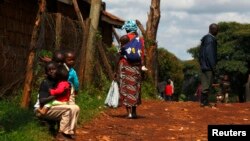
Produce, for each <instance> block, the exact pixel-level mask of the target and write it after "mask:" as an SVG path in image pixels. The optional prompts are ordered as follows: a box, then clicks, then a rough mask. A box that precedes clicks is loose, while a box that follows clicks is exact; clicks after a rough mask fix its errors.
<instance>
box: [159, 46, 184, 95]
mask: <svg viewBox="0 0 250 141" xmlns="http://www.w3.org/2000/svg"><path fill="white" fill-rule="evenodd" d="M158 67H159V68H158V71H159V73H158V75H159V82H160V81H164V80H167V79H168V78H170V79H171V80H173V81H174V87H175V97H176V98H177V97H178V95H179V94H180V93H181V89H182V82H183V77H184V76H183V71H182V70H183V64H182V61H181V60H180V59H178V58H177V57H176V56H175V55H173V54H172V53H170V52H168V51H167V50H166V49H163V48H159V49H158Z"/></svg>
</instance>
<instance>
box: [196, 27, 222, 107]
mask: <svg viewBox="0 0 250 141" xmlns="http://www.w3.org/2000/svg"><path fill="white" fill-rule="evenodd" d="M217 33H218V25H217V24H215V23H213V24H211V25H210V26H209V33H208V34H207V35H205V36H203V38H202V39H201V46H200V52H199V63H200V68H201V85H202V92H201V103H200V104H201V107H204V106H211V105H210V104H209V100H208V97H209V92H210V89H211V87H212V83H213V79H214V71H215V67H216V64H217V40H216V38H215V37H216V35H217Z"/></svg>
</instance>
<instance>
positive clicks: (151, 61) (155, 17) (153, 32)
mask: <svg viewBox="0 0 250 141" xmlns="http://www.w3.org/2000/svg"><path fill="white" fill-rule="evenodd" d="M159 21H160V0H151V6H150V13H149V14H148V21H147V25H146V27H147V28H146V46H147V55H148V56H147V57H146V62H147V67H148V69H149V71H148V75H149V78H151V79H152V81H153V82H154V85H155V88H156V86H157V83H158V62H157V43H156V36H157V30H158V25H159Z"/></svg>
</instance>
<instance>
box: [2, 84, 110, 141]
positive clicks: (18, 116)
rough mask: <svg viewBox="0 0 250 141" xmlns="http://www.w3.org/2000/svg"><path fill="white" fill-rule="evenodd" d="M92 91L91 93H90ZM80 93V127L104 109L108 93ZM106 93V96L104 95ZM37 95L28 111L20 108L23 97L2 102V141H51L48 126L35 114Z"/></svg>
mask: <svg viewBox="0 0 250 141" xmlns="http://www.w3.org/2000/svg"><path fill="white" fill-rule="evenodd" d="M90 91H91V93H90ZM90 91H84V92H80V93H79V94H78V97H77V101H76V103H77V104H78V105H79V107H80V108H81V111H80V115H79V120H78V122H79V125H80V124H83V123H85V122H87V121H89V120H91V119H92V118H93V117H94V116H96V115H97V114H98V113H99V112H100V111H102V110H103V108H104V98H105V96H106V93H105V92H106V91H107V90H103V92H101V91H99V90H94V89H91V90H90ZM104 93H105V94H104ZM20 95H21V94H20ZM36 95H37V93H36V92H34V94H32V99H33V100H32V102H31V103H32V104H31V105H30V108H28V109H22V108H20V101H21V97H20V96H18V97H16V98H14V99H12V100H1V101H0V141H45V140H46V141H50V140H53V138H54V137H53V136H52V135H51V134H50V132H49V130H48V127H47V126H44V125H43V126H42V125H41V124H40V122H39V120H38V119H37V118H36V117H35V115H34V112H33V105H34V103H35V100H36V98H35V97H36Z"/></svg>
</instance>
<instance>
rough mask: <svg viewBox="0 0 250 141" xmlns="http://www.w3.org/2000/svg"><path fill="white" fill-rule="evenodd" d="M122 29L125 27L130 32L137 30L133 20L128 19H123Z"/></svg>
mask: <svg viewBox="0 0 250 141" xmlns="http://www.w3.org/2000/svg"><path fill="white" fill-rule="evenodd" d="M122 29H125V30H127V31H130V32H134V31H137V29H138V27H137V24H136V22H135V21H134V20H128V21H125V23H124V25H123V26H122Z"/></svg>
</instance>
